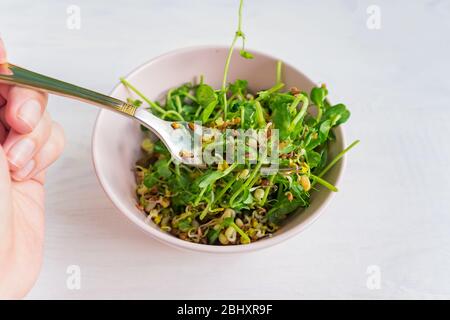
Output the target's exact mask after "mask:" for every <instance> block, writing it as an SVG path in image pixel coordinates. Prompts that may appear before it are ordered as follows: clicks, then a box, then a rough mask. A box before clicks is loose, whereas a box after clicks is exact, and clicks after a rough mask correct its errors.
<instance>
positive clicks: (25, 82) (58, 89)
mask: <svg viewBox="0 0 450 320" xmlns="http://www.w3.org/2000/svg"><path fill="white" fill-rule="evenodd" d="M0 82H3V83H7V84H12V85H18V86H21V87H27V88H31V89H37V90H40V91H45V92H49V93H53V94H56V95H60V96H64V97H69V98H74V99H77V100H80V101H83V102H87V103H90V104H95V105H97V106H100V107H103V108H106V109H110V110H112V111H116V112H119V113H122V114H125V115H127V116H130V117H134V114H135V113H136V109H137V108H138V107H135V106H133V105H131V104H129V103H127V102H124V101H122V100H119V99H116V98H113V97H110V96H107V95H104V94H101V93H98V92H95V91H92V90H89V89H85V88H82V87H79V86H76V85H73V84H70V83H67V82H64V81H61V80H57V79H54V78H50V77H47V76H44V75H42V74H39V73H36V72H33V71H30V70H27V69H24V68H21V67H18V66H16V65H14V64H11V63H4V64H0Z"/></svg>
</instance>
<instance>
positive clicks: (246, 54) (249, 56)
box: [239, 50, 254, 59]
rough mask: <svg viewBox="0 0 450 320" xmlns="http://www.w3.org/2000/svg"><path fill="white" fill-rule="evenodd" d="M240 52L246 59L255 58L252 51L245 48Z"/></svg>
mask: <svg viewBox="0 0 450 320" xmlns="http://www.w3.org/2000/svg"><path fill="white" fill-rule="evenodd" d="M239 54H240V55H241V57H243V58H245V59H253V58H254V57H253V55H252V54H251V53H250V52H248V51H245V50H241V51H240V52H239Z"/></svg>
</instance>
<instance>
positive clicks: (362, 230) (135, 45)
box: [0, 0, 450, 299]
mask: <svg viewBox="0 0 450 320" xmlns="http://www.w3.org/2000/svg"><path fill="white" fill-rule="evenodd" d="M70 4H75V5H78V6H79V7H80V8H81V29H80V30H69V29H68V28H67V27H66V19H67V16H68V15H67V14H66V9H67V7H68V6H69V5H70ZM371 4H375V5H378V6H379V7H380V9H381V29H380V30H369V29H368V28H367V26H366V21H367V19H368V14H367V13H366V9H367V7H368V6H369V5H371ZM237 8H238V1H237V0H235V1H231V0H228V1H226V0H210V1H206V0H203V1H200V0H198V1H190V0H189V1H188V0H170V1H162V0H160V1H156V0H153V1H125V0H123V1H106V0H105V1H87V0H86V1H80V0H78V1H76V0H74V1H70V2H69V1H56V0H55V1H51V0H43V1H31V0H30V1H19V0H1V3H0V33H1V35H2V37H3V38H4V40H5V42H6V45H7V48H8V50H9V57H10V61H11V62H14V63H16V64H19V65H23V66H26V67H28V68H30V69H32V70H35V71H38V72H42V73H46V74H48V75H52V76H54V77H58V78H61V79H64V80H67V81H69V82H73V83H77V84H80V85H83V86H86V87H88V88H92V89H95V90H98V91H101V92H109V90H110V89H111V88H112V87H113V86H114V85H115V84H116V83H117V79H118V78H119V76H122V75H125V74H127V73H128V72H129V71H130V70H132V69H133V68H135V67H136V66H138V65H140V64H142V63H143V62H145V61H146V60H148V59H150V58H152V57H155V56H156V55H159V54H161V53H164V52H167V51H170V50H173V49H176V48H180V47H185V46H191V45H202V44H228V43H230V42H231V39H232V37H233V32H234V30H235V28H236V19H237ZM244 10H245V11H244V12H245V13H244V24H243V30H244V32H245V33H246V35H247V38H248V46H249V47H250V48H253V49H257V50H261V51H265V52H268V53H270V54H273V55H275V56H278V57H280V58H282V59H284V60H285V61H287V62H289V63H292V64H293V65H295V66H296V67H297V68H299V69H300V70H302V71H303V72H305V73H306V74H307V75H309V76H310V77H311V78H312V79H314V80H315V81H317V82H326V83H327V85H328V87H329V89H330V91H331V98H332V100H333V101H335V102H338V101H342V102H345V103H346V104H347V106H348V107H349V108H350V109H351V111H352V117H351V119H350V121H349V122H348V124H346V133H347V136H348V141H352V140H353V139H356V138H359V139H361V144H360V145H359V146H358V147H357V148H355V149H354V150H353V151H352V152H351V154H349V157H348V159H349V161H348V167H347V171H346V173H345V178H344V181H343V183H342V185H341V191H340V192H339V194H338V195H337V196H336V197H335V198H334V200H333V202H332V204H331V205H330V206H329V208H328V209H327V212H326V213H325V214H324V215H323V216H322V217H321V218H320V219H319V220H318V221H317V222H316V223H315V224H314V225H313V226H312V227H311V228H309V229H308V230H306V231H305V232H304V233H302V234H300V235H298V236H297V237H295V238H293V239H291V240H289V241H287V242H285V243H283V244H281V245H279V246H276V247H273V248H270V249H267V250H265V251H260V252H256V253H252V254H247V255H242V256H236V255H232V256H213V255H203V254H195V253H186V252H180V251H178V250H176V249H172V248H170V247H167V246H165V245H162V244H159V243H157V242H155V241H154V240H152V239H150V238H149V237H147V236H146V235H145V234H143V233H141V232H140V231H139V230H138V229H137V228H136V227H134V226H133V225H131V224H130V223H129V222H128V221H127V220H126V219H125V218H124V217H123V216H122V215H121V214H120V213H119V212H118V211H117V210H116V209H115V208H114V207H113V205H112V204H111V202H110V201H109V199H108V198H107V197H106V195H105V194H104V192H103V191H102V189H101V187H100V185H99V183H98V181H97V179H96V177H95V174H94V169H93V165H92V162H91V152H90V139H91V133H92V129H93V125H94V120H95V117H96V114H97V110H96V109H95V108H94V107H91V106H89V105H82V104H79V103H77V102H74V101H70V100H64V99H62V98H57V97H52V98H51V99H50V102H49V110H50V111H51V113H52V115H53V117H54V119H56V120H57V121H59V122H61V123H62V124H63V126H64V127H65V129H66V133H67V147H66V150H65V153H64V156H63V157H62V158H61V159H60V160H59V161H58V162H57V164H56V165H55V166H54V167H53V169H52V170H51V171H50V173H49V176H48V185H47V230H46V238H45V256H44V262H43V268H42V273H41V276H40V278H39V280H38V282H37V283H36V285H35V287H34V289H33V290H32V291H31V292H30V294H29V295H28V298H32V299H35V298H44V299H48V298H62V299H74V298H88V299H92V298H138V299H141V298H161V299H170V298H178V299H186V298H192V299H194V298H200V299H213V298H216V299H222V298H246V299H257V298H287V299H293V298H301V299H302V298H308V299H309V298H337V299H341V298H356V299H365V298H450V212H449V211H450V210H449V204H450V179H449V177H450V173H449V158H450V147H449V142H448V137H449V134H450V127H449V122H450V109H449V108H450V98H449V92H450V80H449V79H450V78H449V76H448V74H449V71H450V70H449V69H450V63H449V57H450V2H448V1H439V0H433V1H431V0H430V1H414V3H413V1H406V0H405V1H380V0H373V1H356V0H340V1H339V0H334V1H333V0H329V1H287V0H284V1H268V0H248V1H246V5H245V9H244ZM136 143H138V142H136ZM69 265H79V266H80V268H81V276H82V279H81V289H80V290H69V289H68V288H67V286H66V279H67V276H68V275H67V274H66V269H67V267H68V266H69ZM371 265H375V266H378V267H379V270H380V271H381V288H380V289H378V290H371V289H369V288H368V287H367V285H366V282H367V279H368V277H369V275H368V274H367V270H368V267H369V266H371Z"/></svg>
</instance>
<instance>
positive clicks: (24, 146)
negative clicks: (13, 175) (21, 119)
mask: <svg viewBox="0 0 450 320" xmlns="http://www.w3.org/2000/svg"><path fill="white" fill-rule="evenodd" d="M51 129H52V120H51V118H50V116H49V114H48V113H45V114H44V116H43V117H42V119H41V121H39V123H38V125H37V127H36V129H35V130H33V131H32V132H31V133H29V134H25V135H22V134H19V133H17V132H16V131H14V130H11V131H10V132H9V134H8V137H7V138H6V140H5V142H4V144H3V149H4V150H5V153H6V156H7V159H8V162H9V168H10V170H11V171H13V172H14V171H18V170H21V169H23V168H24V167H25V166H26V165H29V162H30V160H31V159H33V158H34V156H35V155H36V154H37V153H38V152H39V150H40V149H41V148H42V147H43V146H44V144H45V143H46V142H47V140H48V138H49V137H50V134H51ZM28 169H30V167H28Z"/></svg>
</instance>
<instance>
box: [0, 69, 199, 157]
mask: <svg viewBox="0 0 450 320" xmlns="http://www.w3.org/2000/svg"><path fill="white" fill-rule="evenodd" d="M0 83H7V84H12V85H17V86H21V87H27V88H32V89H35V90H40V91H44V92H48V93H52V94H56V95H60V96H64V97H68V98H74V99H77V100H80V101H83V102H86V103H89V104H93V105H97V106H99V107H101V108H104V109H108V110H112V111H115V112H117V113H119V114H121V115H124V116H127V117H129V118H131V119H133V120H137V121H139V122H140V123H141V124H142V125H143V126H145V127H146V128H148V129H150V130H151V131H152V132H153V133H154V134H156V136H158V138H159V139H161V141H162V142H163V143H164V144H165V145H166V147H167V149H168V150H169V151H170V153H171V155H172V157H173V159H174V160H175V161H179V162H181V163H184V164H187V165H191V166H200V165H202V163H201V158H200V157H198V156H197V154H196V153H195V152H194V151H195V150H194V132H195V133H197V132H201V131H200V130H202V128H201V127H200V126H199V125H196V127H195V131H194V130H192V129H191V128H192V126H191V128H190V126H189V124H188V123H187V122H176V124H174V122H172V121H165V120H162V119H160V118H158V117H156V116H155V115H153V114H152V113H151V112H149V111H148V110H146V109H145V108H144V107H137V106H134V105H132V104H130V103H128V102H125V101H122V100H119V99H117V98H113V97H111V96H107V95H104V94H101V93H98V92H95V91H92V90H89V89H85V88H82V87H79V86H76V85H73V84H70V83H67V82H64V81H61V80H57V79H54V78H50V77H47V76H45V75H42V74H39V73H36V72H33V71H30V70H27V69H24V68H21V67H19V66H16V65H14V64H11V63H4V64H0Z"/></svg>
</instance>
